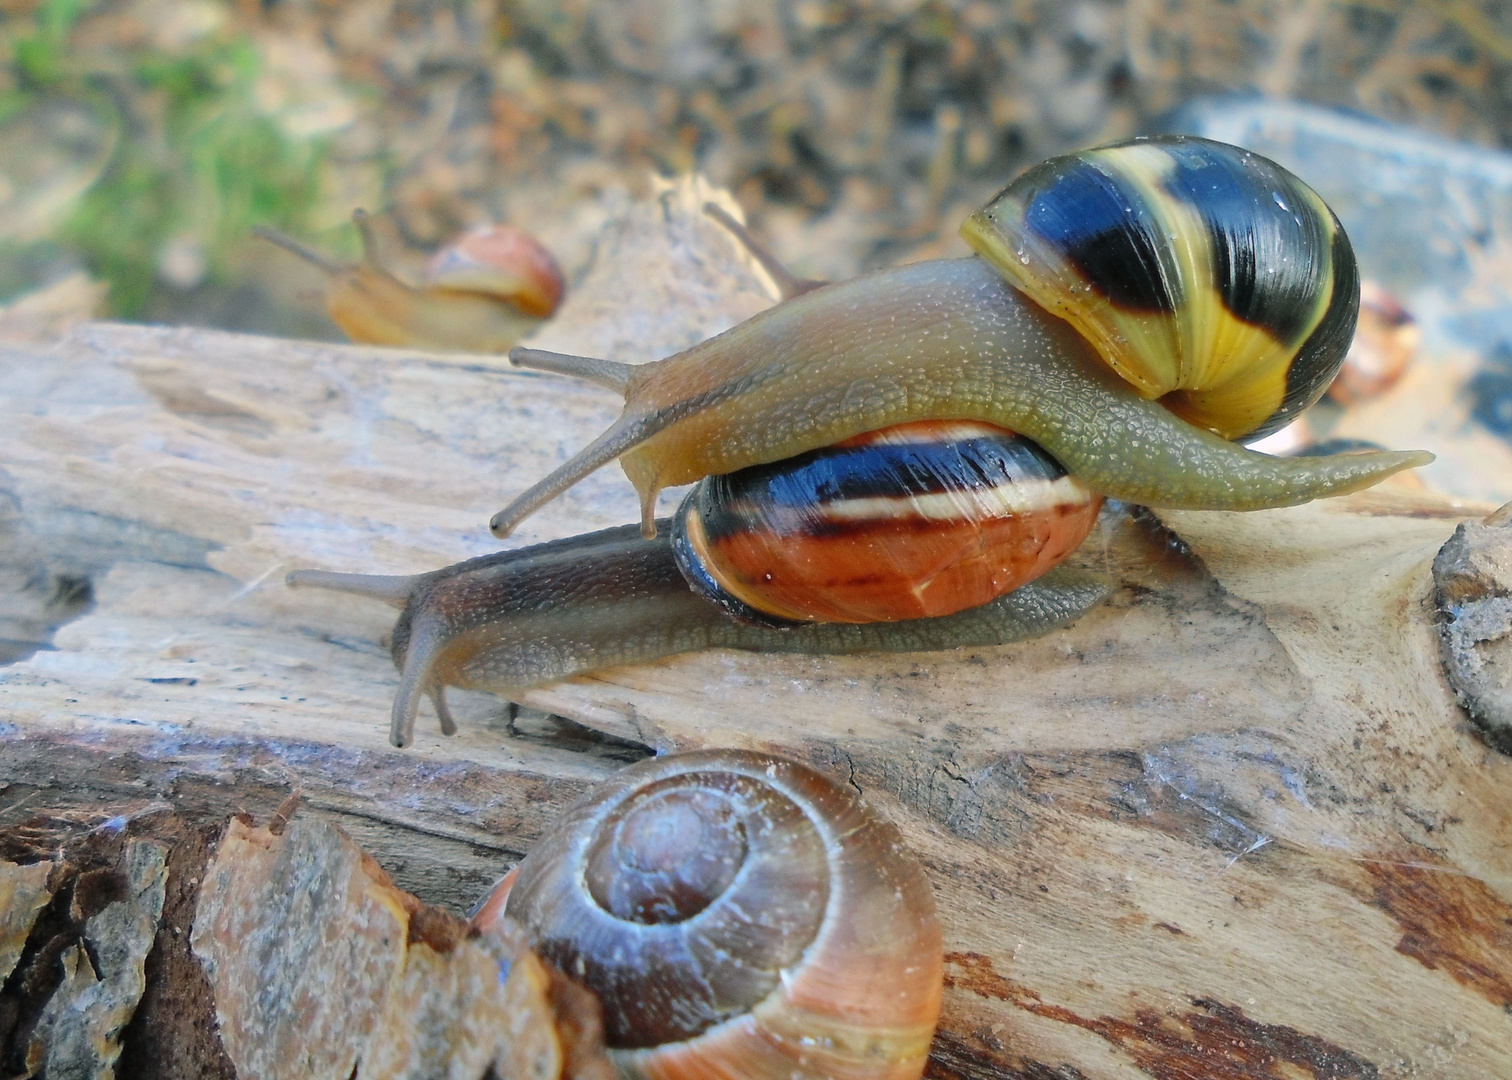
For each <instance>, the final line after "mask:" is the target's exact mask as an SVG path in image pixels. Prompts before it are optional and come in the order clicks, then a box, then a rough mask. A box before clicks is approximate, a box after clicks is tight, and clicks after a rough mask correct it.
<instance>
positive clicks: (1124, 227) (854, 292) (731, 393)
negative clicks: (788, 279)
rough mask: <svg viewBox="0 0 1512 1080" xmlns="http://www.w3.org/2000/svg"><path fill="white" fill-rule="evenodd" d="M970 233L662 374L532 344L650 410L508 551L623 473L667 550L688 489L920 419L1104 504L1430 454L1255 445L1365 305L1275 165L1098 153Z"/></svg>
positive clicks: (1407, 462) (1193, 151)
mask: <svg viewBox="0 0 1512 1080" xmlns="http://www.w3.org/2000/svg"><path fill="white" fill-rule="evenodd" d="M962 235H963V236H964V237H965V239H966V240H967V242H968V243H969V244H970V245H971V246H972V248H973V249H974V250H975V251H976V252H977V253H978V254H977V255H976V256H973V257H969V258H965V259H947V260H937V261H931V262H922V263H914V264H912V265H908V266H902V267H897V268H895V269H891V270H882V271H878V272H875V273H871V274H866V275H863V276H861V277H858V278H854V279H852V280H850V281H844V282H838V283H835V284H831V285H827V286H824V287H822V288H817V289H810V290H806V291H802V292H799V293H797V294H796V295H793V296H791V297H790V298H789V299H786V300H784V301H783V302H782V303H779V304H777V305H776V306H774V307H772V308H769V309H768V310H766V311H764V312H761V313H759V314H757V315H755V316H753V317H752V318H750V319H748V320H746V321H745V322H743V323H741V324H739V325H738V326H735V327H733V328H731V329H730V330H727V331H725V332H724V333H723V334H720V335H719V336H717V337H714V338H711V339H709V340H708V341H705V342H703V343H701V344H699V345H695V346H694V347H693V348H691V349H688V350H686V351H684V352H681V353H678V354H676V355H674V356H671V357H668V358H667V359H665V360H660V361H657V362H654V363H648V364H643V365H638V366H637V365H629V364H622V363H618V362H614V361H610V360H604V359H598V358H594V357H580V356H567V355H562V354H556V353H549V352H544V351H542V350H537V349H522V348H517V349H515V350H513V351H512V352H511V353H510V359H511V360H512V361H513V362H514V363H516V364H518V365H520V366H522V367H529V368H535V369H538V370H543V371H553V372H557V373H561V374H566V375H573V376H577V377H580V378H583V379H586V380H589V381H591V382H594V383H597V384H598V385H601V386H605V387H608V388H610V389H613V390H615V391H617V392H619V393H621V394H622V395H623V396H624V398H625V408H624V411H623V412H622V413H621V415H620V418H619V419H618V420H617V421H616V422H615V423H614V424H613V425H611V426H610V428H609V429H608V430H607V431H605V432H604V433H603V434H602V435H600V436H599V437H598V438H597V439H595V440H593V441H592V442H591V443H589V445H588V446H587V447H585V448H584V449H583V450H582V451H581V452H580V453H578V454H577V455H576V456H575V457H573V458H571V459H570V460H569V461H567V462H566V463H565V464H564V465H562V466H561V467H560V468H558V469H556V470H555V471H554V472H552V473H551V474H550V475H549V476H547V477H546V478H545V479H544V480H542V481H540V482H539V483H537V484H535V485H533V486H532V487H530V488H528V489H527V490H526V491H525V492H523V493H522V494H521V495H519V496H518V497H517V498H516V499H515V500H514V501H513V502H512V503H510V504H509V505H508V506H507V507H505V508H504V509H503V510H501V511H500V512H499V513H498V514H497V515H495V516H494V518H493V520H492V521H491V522H490V527H491V528H492V529H493V531H494V534H495V535H497V536H500V537H503V536H507V535H508V534H509V532H510V531H511V530H512V529H513V528H514V527H515V526H516V525H517V524H518V523H519V522H520V521H521V520H523V519H524V518H525V517H526V516H528V515H529V514H530V513H532V512H533V511H534V510H536V509H537V508H539V507H540V506H541V505H543V504H544V503H546V502H548V501H550V500H551V499H552V498H554V497H555V496H556V495H558V494H559V493H561V492H562V491H563V490H565V489H566V488H568V487H570V486H571V485H572V484H574V483H576V482H577V481H578V480H579V479H581V478H582V477H583V476H585V475H587V474H588V473H590V472H592V471H593V470H595V469H597V468H599V467H600V466H602V465H605V464H608V463H609V462H610V461H613V460H615V459H616V458H618V459H619V460H620V463H621V465H622V467H623V468H624V470H625V473H626V475H627V476H628V477H629V479H630V481H631V482H632V483H633V484H634V485H635V488H636V490H637V492H638V493H639V495H640V501H641V527H642V529H643V531H645V532H646V534H647V535H652V534H653V533H654V531H655V525H654V506H655V501H656V496H657V494H658V492H660V491H661V490H662V489H663V488H665V487H669V486H673V485H677V484H686V483H692V482H694V481H697V480H700V479H701V478H703V477H705V476H714V475H721V474H725V473H732V472H735V471H737V470H739V469H743V468H746V467H748V466H752V465H761V464H766V463H769V462H773V461H781V460H784V459H786V458H791V457H794V456H795V455H798V454H803V453H806V452H808V451H811V450H817V449H820V448H821V447H825V446H831V445H834V444H835V443H837V442H839V441H841V440H843V439H848V438H852V437H855V436H857V435H862V434H864V433H866V432H869V431H876V430H879V429H881V428H886V427H890V426H893V425H895V424H901V423H907V422H910V421H917V420H977V421H981V422H984V423H989V424H994V425H996V426H998V427H1001V428H1005V429H1007V430H1010V431H1013V432H1015V433H1017V434H1019V435H1023V436H1025V437H1027V438H1029V439H1032V440H1033V441H1034V442H1036V443H1037V444H1039V446H1041V447H1042V448H1044V450H1045V451H1046V452H1047V453H1048V454H1049V455H1050V456H1051V457H1053V458H1054V459H1055V460H1057V461H1058V462H1059V463H1060V464H1061V465H1062V466H1064V467H1065V468H1066V470H1067V471H1068V472H1069V473H1070V474H1071V475H1073V476H1075V477H1077V478H1078V479H1079V480H1080V481H1081V482H1082V483H1083V484H1085V485H1086V486H1087V487H1089V488H1091V489H1092V490H1094V491H1097V492H1100V493H1102V494H1104V495H1107V496H1110V497H1113V498H1117V499H1122V500H1124V501H1128V502H1135V503H1142V504H1145V505H1150V506H1158V507H1167V508H1172V509H1191V510H1256V509H1262V508H1268V507H1277V506H1289V505H1295V504H1297V503H1302V502H1307V501H1309V500H1311V499H1315V498H1319V497H1322V496H1326V495H1339V494H1344V493H1346V492H1349V491H1354V490H1357V489H1359V488H1362V487H1367V486H1369V485H1371V484H1373V483H1376V482H1377V481H1379V480H1382V479H1384V478H1385V477H1386V476H1388V475H1390V474H1392V473H1394V472H1398V471H1400V470H1402V469H1406V468H1412V467H1415V466H1418V465H1423V464H1426V463H1427V462H1428V461H1430V460H1431V455H1428V454H1426V453H1423V452H1420V451H1418V452H1383V453H1374V454H1358V455H1346V456H1341V457H1337V458H1324V459H1306V460H1304V459H1296V458H1291V459H1283V458H1272V457H1269V456H1267V455H1264V454H1258V453H1254V452H1252V451H1249V450H1246V449H1244V448H1243V447H1242V446H1239V445H1236V444H1235V443H1234V442H1232V441H1231V440H1235V439H1241V438H1243V439H1257V438H1260V437H1261V436H1263V435H1265V434H1268V433H1269V432H1272V431H1275V430H1277V429H1278V428H1280V427H1282V426H1283V425H1285V424H1286V423H1287V422H1288V421H1290V420H1291V419H1292V418H1293V417H1295V416H1296V415H1297V414H1298V413H1300V412H1301V411H1302V410H1303V409H1305V408H1306V407H1307V406H1308V405H1310V404H1312V403H1313V402H1314V401H1316V400H1317V398H1318V397H1319V396H1320V395H1321V394H1322V393H1323V392H1324V390H1326V389H1327V387H1328V384H1329V382H1330V381H1331V380H1332V378H1333V374H1334V372H1335V371H1336V370H1337V369H1338V366H1339V363H1340V362H1341V360H1342V359H1343V356H1344V353H1345V350H1346V349H1347V348H1348V345H1349V341H1350V338H1351V336H1352V334H1353V332H1354V326H1355V319H1356V314H1357V311H1358V306H1359V272H1358V270H1357V268H1356V265H1355V259H1354V253H1353V249H1352V248H1351V247H1350V244H1349V240H1348V238H1347V237H1346V236H1345V234H1344V230H1343V227H1342V226H1340V224H1339V222H1338V219H1337V218H1335V217H1334V215H1333V212H1332V211H1331V210H1329V209H1328V207H1327V206H1326V205H1325V204H1324V203H1323V201H1322V199H1320V198H1319V197H1318V195H1317V194H1316V193H1315V192H1313V191H1312V189H1310V188H1308V187H1307V186H1306V185H1305V184H1303V183H1302V182H1301V181H1300V180H1298V179H1297V178H1296V177H1294V176H1292V175H1291V174H1290V173H1288V172H1287V171H1286V170H1284V169H1283V168H1281V166H1279V165H1277V164H1275V163H1274V162H1271V161H1269V160H1267V159H1265V158H1262V157H1260V156H1259V155H1256V154H1251V153H1249V152H1247V151H1244V150H1241V149H1239V148H1237V147H1233V146H1228V145H1225V144H1223V143H1216V142H1211V141H1208V140H1206V139H1198V138H1192V137H1187V136H1162V137H1153V138H1141V139H1135V140H1132V141H1130V142H1126V143H1119V144H1116V145H1113V146H1108V147H1104V148H1101V149H1097V150H1087V151H1083V152H1081V153H1076V154H1070V155H1067V156H1064V157H1058V158H1053V159H1051V160H1050V161H1047V162H1044V163H1043V164H1041V165H1038V166H1036V167H1034V168H1032V169H1030V170H1029V171H1028V172H1027V173H1025V174H1024V175H1023V176H1021V177H1019V179H1018V180H1016V181H1014V182H1013V183H1012V184H1010V185H1009V186H1008V187H1007V188H1005V189H1004V190H1003V191H1002V192H1000V193H999V194H998V195H997V196H996V197H995V198H994V199H993V200H992V201H991V202H990V203H988V205H987V206H986V207H984V208H983V209H981V210H979V211H978V212H977V213H975V214H973V215H972V216H971V217H970V218H969V219H967V221H966V223H965V224H964V225H963V226H962Z"/></svg>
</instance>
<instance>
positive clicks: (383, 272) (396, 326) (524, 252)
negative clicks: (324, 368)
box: [253, 210, 565, 353]
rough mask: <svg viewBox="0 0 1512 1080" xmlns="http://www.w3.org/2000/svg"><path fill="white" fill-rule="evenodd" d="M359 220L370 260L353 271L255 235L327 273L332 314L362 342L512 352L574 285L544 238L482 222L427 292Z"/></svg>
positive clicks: (451, 250) (446, 254) (447, 249)
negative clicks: (403, 276) (402, 273)
mask: <svg viewBox="0 0 1512 1080" xmlns="http://www.w3.org/2000/svg"><path fill="white" fill-rule="evenodd" d="M352 223H353V224H354V225H356V226H357V231H358V233H359V235H360V236H361V237H362V252H363V254H362V259H361V260H359V261H358V262H356V263H352V264H350V265H348V264H344V263H337V262H334V261H333V260H331V259H329V258H327V257H326V256H324V255H322V254H320V253H319V252H317V251H314V250H312V249H310V248H308V247H306V246H305V245H303V244H301V243H299V242H298V241H297V240H294V239H292V238H291V237H288V236H285V235H283V234H282V233H280V232H277V231H275V230H273V229H268V228H264V227H262V226H259V227H257V228H255V229H254V230H253V231H254V232H255V233H256V234H257V235H258V236H261V237H263V238H264V239H265V240H269V241H271V242H272V243H274V244H277V245H278V246H279V247H281V248H283V249H285V250H286V251H290V252H292V253H294V254H295V255H298V256H299V257H300V258H302V259H304V260H305V261H306V262H310V263H313V264H314V265H316V266H318V267H320V269H321V270H323V271H325V273H326V276H327V278H328V279H329V280H328V284H327V286H326V293H325V303H326V311H327V313H328V314H329V315H330V316H331V320H332V321H333V322H335V323H336V325H337V326H339V327H341V330H342V332H343V333H344V334H346V336H347V337H348V338H350V339H351V340H353V341H356V342H361V343H364V344H369V345H401V346H407V347H412V348H423V349H439V350H454V351H459V352H483V353H491V352H494V353H496V352H503V351H504V350H506V349H508V348H509V347H510V346H512V345H514V344H515V343H516V342H518V341H519V340H520V339H521V338H523V337H525V336H526V335H527V334H529V333H530V332H531V331H532V330H534V329H535V328H536V327H537V326H538V325H540V323H541V322H542V321H543V320H544V319H547V318H549V317H550V316H551V313H552V312H554V311H555V310H556V308H557V305H558V304H559V303H560V302H561V299H562V293H563V291H564V289H565V284H564V283H563V279H562V271H561V268H560V267H558V266H557V262H556V260H555V259H554V258H552V256H551V253H550V252H549V251H547V250H546V249H545V248H544V247H542V246H541V244H540V242H539V241H537V240H536V239H535V238H534V237H532V236H531V235H530V234H529V233H527V232H525V231H524V230H522V229H517V228H515V227H513V226H511V225H494V224H488V225H479V226H476V227H475V228H472V229H470V230H468V231H467V232H465V233H463V234H462V235H461V236H459V237H457V238H456V239H454V240H452V241H451V242H450V243H448V244H447V245H445V246H444V247H442V248H441V249H440V250H439V251H437V252H436V253H435V254H434V255H433V256H432V257H431V258H430V260H429V262H428V263H427V264H426V268H425V281H424V284H423V285H422V286H421V287H418V288H417V287H415V286H413V285H409V284H406V283H405V282H403V281H401V280H399V278H397V277H395V276H394V274H393V273H392V272H390V271H389V270H388V269H387V268H385V267H384V265H383V263H382V261H381V260H380V258H379V255H378V242H377V238H376V237H375V236H374V235H373V226H372V222H371V221H370V220H369V219H368V215H367V214H366V212H364V211H362V210H355V211H353V213H352Z"/></svg>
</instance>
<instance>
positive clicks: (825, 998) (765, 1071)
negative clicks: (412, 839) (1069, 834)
mask: <svg viewBox="0 0 1512 1080" xmlns="http://www.w3.org/2000/svg"><path fill="white" fill-rule="evenodd" d="M505 910H506V913H507V914H508V915H509V916H510V917H511V918H513V919H516V920H517V921H519V922H520V923H521V924H522V925H523V926H524V927H525V928H526V931H527V933H528V935H529V937H530V939H531V942H532V944H533V946H534V947H535V948H536V949H537V951H538V952H540V953H541V954H542V955H543V956H545V957H547V958H548V959H550V960H552V961H553V962H554V963H556V964H557V965H558V966H559V967H561V968H562V970H563V971H565V972H566V973H567V974H568V975H570V976H572V977H573V978H575V979H578V980H579V981H581V982H583V983H584V984H586V985H587V986H588V987H589V988H590V989H592V990H593V991H595V992H596V993H597V994H598V995H599V997H600V999H601V1000H602V1002H603V1005H604V1014H605V1031H606V1035H607V1041H608V1043H609V1045H610V1047H611V1055H612V1056H613V1058H614V1060H615V1063H616V1065H617V1066H618V1067H619V1068H620V1069H621V1071H623V1072H624V1073H626V1074H627V1075H630V1076H638V1077H666V1078H670V1077H695V1076H697V1077H735V1076H738V1077H753V1078H765V1077H772V1078H777V1077H781V1078H784V1080H788V1078H808V1077H813V1078H817V1077H837V1078H856V1080H860V1078H863V1077H865V1078H877V1080H882V1078H887V1080H906V1078H916V1077H918V1076H919V1075H920V1073H921V1072H922V1070H923V1067H924V1061H925V1058H926V1055H927V1053H928V1050H929V1043H930V1039H931V1036H932V1034H933V1030H934V1026H935V1023H936V1021H937V1019H938V1015H939V1007H940V995H941V992H942V984H943V959H942V950H941V937H940V927H939V923H938V921H937V920H936V917H935V910H934V900H933V896H932V894H931V892H930V888H929V883H928V881H927V880H926V878H925V876H924V873H923V870H922V868H921V867H920V866H919V865H918V863H917V862H916V861H915V860H914V859H913V858H912V857H911V856H910V855H909V854H908V853H907V851H906V850H905V849H904V848H903V846H902V841H901V838H900V836H899V835H898V832H897V829H896V828H894V827H893V826H892V825H891V824H889V823H888V822H886V821H885V820H884V819H883V818H881V817H880V816H879V815H877V814H876V813H875V812H874V811H872V810H871V809H870V808H869V807H867V806H866V804H865V803H863V802H862V801H861V799H860V797H859V796H858V795H857V794H856V792H855V791H854V790H852V789H849V788H844V787H841V786H840V785H837V784H835V783H834V782H832V781H830V780H829V779H827V778H826V777H824V776H823V775H821V774H820V773H817V772H815V771H814V770H812V769H809V768H808V767H806V766H803V765H800V764H798V763H796V762H792V761H787V760H784V759H781V758H774V757H770V756H767V755H760V754H754V753H749V752H743V751H728V750H726V751H710V752H702V753H693V754H678V755H672V756H670V757H665V758H656V759H652V760H649V761H644V762H641V763H639V764H637V765H634V766H631V767H630V768H628V769H625V770H623V771H621V772H620V773H617V774H616V775H615V776H613V777H611V778H610V779H609V780H608V781H607V782H606V783H604V784H603V785H601V786H600V787H598V788H596V789H595V790H594V791H593V792H591V793H590V794H589V796H588V797H587V798H586V799H585V800H583V801H582V802H579V803H578V804H577V805H576V806H574V807H573V808H571V809H570V810H568V811H567V813H566V814H565V815H564V816H563V818H562V819H561V820H560V821H559V822H558V823H557V825H556V826H555V827H553V829H552V830H551V832H550V833H549V834H548V835H547V836H546V837H544V838H543V839H542V841H541V843H540V844H539V845H538V846H537V847H536V848H535V849H533V850H532V851H531V852H530V854H529V855H528V856H527V857H526V859H525V860H524V862H522V863H521V864H520V868H519V876H518V878H517V879H516V881H515V883H514V885H513V887H512V889H511V891H510V892H509V895H508V899H507V901H506V907H505Z"/></svg>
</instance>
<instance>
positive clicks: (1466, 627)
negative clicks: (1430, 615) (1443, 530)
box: [1433, 504, 1512, 752]
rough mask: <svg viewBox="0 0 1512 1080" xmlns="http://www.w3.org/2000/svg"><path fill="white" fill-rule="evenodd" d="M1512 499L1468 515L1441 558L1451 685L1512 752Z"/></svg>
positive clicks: (1438, 585)
mask: <svg viewBox="0 0 1512 1080" xmlns="http://www.w3.org/2000/svg"><path fill="white" fill-rule="evenodd" d="M1509 509H1512V504H1508V506H1505V507H1502V508H1501V510H1499V511H1498V512H1497V513H1496V514H1493V515H1492V516H1491V517H1489V518H1487V519H1486V520H1485V521H1484V522H1479V521H1467V522H1465V523H1464V524H1463V525H1461V526H1460V527H1459V528H1458V529H1455V530H1454V535H1453V536H1451V537H1450V538H1449V542H1448V543H1447V544H1445V545H1444V547H1443V549H1442V550H1440V551H1439V553H1438V556H1437V558H1435V559H1434V560H1433V582H1434V586H1435V596H1436V598H1437V601H1438V608H1439V614H1440V616H1441V618H1442V619H1443V623H1442V626H1441V633H1442V644H1443V651H1444V668H1445V670H1446V671H1447V673H1448V676H1449V684H1450V685H1451V686H1453V687H1454V692H1455V695H1456V696H1457V697H1458V698H1459V701H1460V704H1462V705H1464V706H1465V710H1466V711H1467V712H1469V714H1470V716H1471V717H1472V718H1473V719H1474V720H1475V721H1476V723H1478V724H1480V725H1481V727H1482V728H1483V729H1484V730H1485V732H1486V737H1487V738H1488V739H1490V740H1491V742H1493V743H1494V744H1495V745H1496V746H1498V747H1500V748H1501V749H1503V750H1505V751H1508V752H1512V515H1509V514H1508V511H1509Z"/></svg>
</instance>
